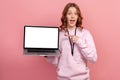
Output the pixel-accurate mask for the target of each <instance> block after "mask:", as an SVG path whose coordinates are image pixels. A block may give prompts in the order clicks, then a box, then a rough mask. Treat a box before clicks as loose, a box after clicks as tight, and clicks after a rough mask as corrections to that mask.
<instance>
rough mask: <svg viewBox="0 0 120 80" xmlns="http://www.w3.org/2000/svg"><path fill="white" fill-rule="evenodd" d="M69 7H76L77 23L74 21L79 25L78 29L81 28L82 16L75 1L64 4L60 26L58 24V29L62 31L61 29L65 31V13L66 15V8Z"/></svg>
mask: <svg viewBox="0 0 120 80" xmlns="http://www.w3.org/2000/svg"><path fill="white" fill-rule="evenodd" d="M70 7H75V8H76V9H77V15H78V19H77V23H76V27H80V29H83V27H82V19H83V18H82V16H81V11H80V9H79V6H78V5H77V4H75V3H68V4H67V5H66V6H65V8H64V10H63V12H62V17H61V22H62V24H61V26H60V30H61V31H62V30H65V31H66V29H67V18H66V15H67V12H68V9H69V8H70Z"/></svg>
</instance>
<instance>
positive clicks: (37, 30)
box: [24, 26, 59, 50]
mask: <svg viewBox="0 0 120 80" xmlns="http://www.w3.org/2000/svg"><path fill="white" fill-rule="evenodd" d="M58 48H59V28H58V27H52V26H24V49H52V50H58Z"/></svg>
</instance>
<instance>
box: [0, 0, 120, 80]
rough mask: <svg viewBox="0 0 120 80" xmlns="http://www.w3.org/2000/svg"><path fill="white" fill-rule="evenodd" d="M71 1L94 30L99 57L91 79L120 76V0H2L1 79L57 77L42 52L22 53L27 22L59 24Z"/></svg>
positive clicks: (114, 79) (45, 79)
mask: <svg viewBox="0 0 120 80" xmlns="http://www.w3.org/2000/svg"><path fill="white" fill-rule="evenodd" d="M68 2H76V3H77V4H78V5H79V6H80V8H81V11H82V16H83V18H84V19H83V26H84V27H85V28H87V29H89V30H90V32H91V33H92V35H93V37H94V40H95V44H96V48H97V52H98V61H97V62H96V63H95V64H90V63H89V67H90V69H91V80H120V75H119V73H120V62H119V60H120V0H1V1H0V80H57V78H56V73H55V67H53V66H52V65H51V64H49V63H47V62H46V60H45V59H44V58H43V57H40V56H24V55H23V27H24V25H44V26H47V25H48V26H59V25H60V24H61V22H60V18H61V13H62V10H63V8H64V6H65V5H66V3H68Z"/></svg>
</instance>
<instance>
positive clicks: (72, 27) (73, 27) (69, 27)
mask: <svg viewBox="0 0 120 80" xmlns="http://www.w3.org/2000/svg"><path fill="white" fill-rule="evenodd" d="M67 28H68V29H69V30H74V29H75V28H76V26H68V27H67Z"/></svg>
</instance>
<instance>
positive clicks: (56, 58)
mask: <svg viewBox="0 0 120 80" xmlns="http://www.w3.org/2000/svg"><path fill="white" fill-rule="evenodd" d="M60 43H61V36H59V51H58V52H59V53H61V50H62V48H61V45H60ZM59 58H60V56H46V57H45V59H46V60H47V62H49V63H51V64H53V65H55V66H57V65H58V63H59Z"/></svg>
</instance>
